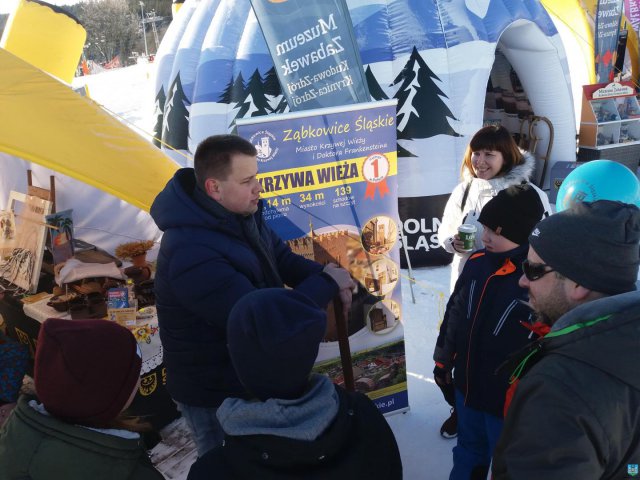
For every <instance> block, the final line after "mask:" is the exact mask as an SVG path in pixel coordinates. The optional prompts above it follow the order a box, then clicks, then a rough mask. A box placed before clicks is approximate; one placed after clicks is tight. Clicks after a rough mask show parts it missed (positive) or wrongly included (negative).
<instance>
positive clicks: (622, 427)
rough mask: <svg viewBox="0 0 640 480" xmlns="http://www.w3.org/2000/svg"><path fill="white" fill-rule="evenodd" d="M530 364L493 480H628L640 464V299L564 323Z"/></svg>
mask: <svg viewBox="0 0 640 480" xmlns="http://www.w3.org/2000/svg"><path fill="white" fill-rule="evenodd" d="M536 351H537V353H534V354H533V355H532V356H531V357H530V359H529V360H528V361H527V364H526V367H525V368H526V369H528V370H527V371H526V372H525V374H524V376H523V377H522V378H521V380H520V382H519V384H518V386H517V389H516V392H515V396H514V398H513V401H512V403H511V406H510V407H509V410H508V412H507V416H506V419H505V424H504V429H503V431H502V436H501V437H500V440H499V441H498V445H497V447H496V450H495V454H494V459H493V475H494V479H495V480H503V479H517V480H539V479H542V478H544V479H545V480H567V479H576V480H577V479H580V480H589V479H612V480H613V479H622V478H631V475H629V473H628V469H631V470H633V469H634V466H635V465H637V464H638V463H640V292H630V293H625V294H621V295H615V296H612V297H607V298H603V299H600V300H595V301H593V302H588V303H585V304H583V305H580V306H579V307H576V308H574V309H573V310H571V311H569V312H568V313H566V314H565V315H564V316H562V317H561V318H560V319H559V320H558V322H556V324H555V325H554V326H553V329H552V330H551V332H550V333H549V334H548V335H547V336H546V337H544V338H543V339H541V340H540V341H539V345H538V348H537V349H536Z"/></svg>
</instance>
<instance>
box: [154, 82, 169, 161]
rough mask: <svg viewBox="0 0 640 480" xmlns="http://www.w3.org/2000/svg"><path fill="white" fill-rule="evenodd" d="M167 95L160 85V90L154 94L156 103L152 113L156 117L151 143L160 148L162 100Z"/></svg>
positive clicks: (162, 114)
mask: <svg viewBox="0 0 640 480" xmlns="http://www.w3.org/2000/svg"><path fill="white" fill-rule="evenodd" d="M166 100H167V96H166V95H165V94H164V87H160V91H159V92H158V94H157V95H156V105H155V109H154V112H153V114H154V115H155V117H156V124H155V125H154V126H153V144H154V145H155V146H156V147H158V148H160V145H161V143H160V139H161V138H162V121H163V119H164V102H165V101H166Z"/></svg>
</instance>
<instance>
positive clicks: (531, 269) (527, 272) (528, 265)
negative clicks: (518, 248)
mask: <svg viewBox="0 0 640 480" xmlns="http://www.w3.org/2000/svg"><path fill="white" fill-rule="evenodd" d="M547 267H549V265H547V264H545V263H532V262H530V261H529V260H525V261H523V262H522V272H523V273H524V276H525V277H527V280H529V281H530V282H534V281H536V280H538V279H539V278H542V277H544V276H545V275H546V274H547V273H550V272H553V271H554V270H553V268H551V269H550V270H546V268H547Z"/></svg>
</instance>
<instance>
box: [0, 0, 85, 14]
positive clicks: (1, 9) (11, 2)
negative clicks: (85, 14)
mask: <svg viewBox="0 0 640 480" xmlns="http://www.w3.org/2000/svg"><path fill="white" fill-rule="evenodd" d="M18 1H19V0H0V13H11V12H13V10H14V9H15V8H16V5H18ZM44 1H46V2H47V3H50V4H51V5H73V4H75V3H79V2H82V1H83V0H44Z"/></svg>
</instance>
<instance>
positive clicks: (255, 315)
mask: <svg viewBox="0 0 640 480" xmlns="http://www.w3.org/2000/svg"><path fill="white" fill-rule="evenodd" d="M326 328H327V314H326V312H325V311H324V310H323V309H322V308H320V307H318V306H317V305H316V304H315V303H314V302H313V300H311V299H310V298H309V297H307V296H306V295H305V294H303V293H300V292H298V291H296V290H289V289H286V288H261V289H258V290H254V291H253V292H250V293H248V294H246V295H245V296H244V297H242V298H241V299H240V300H238V302H237V303H236V305H235V306H234V307H233V309H232V310H231V313H230V314H229V319H228V322H227V345H228V347H229V355H230V356H231V361H232V363H233V366H234V368H235V370H236V373H237V374H238V378H239V379H240V382H241V383H242V384H243V385H244V387H245V388H246V389H247V390H248V391H249V393H251V394H253V395H254V396H255V397H256V398H259V399H260V400H262V401H265V400H267V399H269V398H284V399H293V398H298V397H301V396H302V395H303V393H304V391H305V389H306V388H307V386H308V383H309V375H310V373H311V368H312V367H313V364H314V362H315V360H316V357H317V356H318V349H319V346H320V342H321V341H322V338H323V337H324V334H325V331H326Z"/></svg>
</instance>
